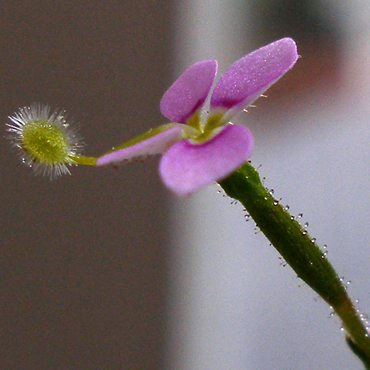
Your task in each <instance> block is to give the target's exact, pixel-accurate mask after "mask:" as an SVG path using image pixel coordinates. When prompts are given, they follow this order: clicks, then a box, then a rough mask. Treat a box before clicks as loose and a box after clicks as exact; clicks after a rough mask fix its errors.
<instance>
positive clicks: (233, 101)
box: [211, 38, 298, 119]
mask: <svg viewBox="0 0 370 370" xmlns="http://www.w3.org/2000/svg"><path fill="white" fill-rule="evenodd" d="M297 59H298V54H297V47H296V44H295V42H294V41H293V40H292V39H290V38H284V39H281V40H278V41H275V42H273V43H271V44H269V45H266V46H264V47H262V48H260V49H257V50H256V51H254V52H252V53H250V54H248V55H246V56H245V57H243V58H241V59H239V60H237V61H236V62H235V63H233V64H232V65H231V66H230V67H229V68H228V69H227V70H226V72H225V73H224V74H223V75H222V76H221V77H220V79H219V80H218V82H217V84H216V86H215V88H214V90H213V93H212V97H211V107H212V108H218V107H221V108H223V109H231V108H233V109H232V110H231V112H230V113H229V112H228V119H230V118H231V116H233V115H234V114H236V113H238V112H239V111H241V110H243V109H245V108H247V107H248V106H249V105H250V104H251V103H252V102H253V101H254V100H256V99H257V98H258V97H259V96H260V95H261V94H262V93H263V92H264V91H266V90H267V89H268V88H269V87H270V86H271V85H272V84H273V83H274V82H276V81H277V80H278V79H279V78H280V77H282V76H283V75H284V73H285V72H287V71H288V70H289V69H290V68H292V67H293V65H294V63H295V62H296V61H297Z"/></svg>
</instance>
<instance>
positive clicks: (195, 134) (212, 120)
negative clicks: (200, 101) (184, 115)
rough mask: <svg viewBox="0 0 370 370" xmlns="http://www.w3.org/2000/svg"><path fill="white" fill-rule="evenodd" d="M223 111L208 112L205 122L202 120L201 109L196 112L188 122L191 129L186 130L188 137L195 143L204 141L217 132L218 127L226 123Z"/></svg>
mask: <svg viewBox="0 0 370 370" xmlns="http://www.w3.org/2000/svg"><path fill="white" fill-rule="evenodd" d="M222 116H223V113H222V112H217V113H212V114H208V115H207V118H206V120H205V122H203V121H202V118H201V115H200V114H199V111H197V112H195V113H194V114H193V115H192V116H191V117H190V118H189V119H188V120H187V122H186V125H187V126H190V127H189V128H191V129H189V130H184V132H185V136H186V138H187V139H190V140H191V141H193V142H195V143H203V142H205V141H208V140H210V139H211V138H212V137H213V136H215V135H216V134H217V132H218V131H219V130H218V129H219V128H220V127H221V126H223V125H224V122H223V121H222Z"/></svg>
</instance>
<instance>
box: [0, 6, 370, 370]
mask: <svg viewBox="0 0 370 370" xmlns="http://www.w3.org/2000/svg"><path fill="white" fill-rule="evenodd" d="M0 9H1V12H0V36H1V43H0V50H1V59H0V92H1V99H0V108H1V109H0V114H1V117H2V121H3V122H4V123H5V122H6V121H7V116H8V115H11V114H12V113H13V112H14V111H16V110H17V109H18V108H19V107H21V106H24V105H28V104H30V103H32V102H34V101H39V102H45V103H48V104H51V105H52V106H53V107H59V108H65V109H67V111H68V112H69V114H70V117H71V118H73V119H74V121H75V122H76V124H79V126H80V131H81V133H82V135H83V137H84V141H85V142H86V144H87V148H86V154H90V155H95V154H99V153H101V152H104V151H105V150H107V149H108V148H109V147H110V146H112V145H115V144H117V143H118V142H121V141H124V140H126V139H129V138H131V137H132V136H133V135H136V134H139V133H141V132H142V131H144V130H147V129H149V128H150V127H152V126H156V125H159V124H161V123H164V122H165V119H164V118H163V117H161V115H160V112H159V108H158V107H159V101H160V98H161V96H162V94H163V92H164V91H165V90H166V88H167V87H168V86H169V85H170V84H171V83H172V81H173V80H174V79H175V78H176V76H178V75H179V74H180V73H181V72H182V70H183V69H184V68H186V67H187V66H188V65H189V64H191V63H193V62H195V61H197V60H200V59H203V58H214V59H217V60H218V61H219V65H220V68H219V69H220V73H221V72H222V71H224V70H225V69H226V68H227V67H228V66H229V65H230V64H231V63H232V62H233V61H234V60H236V59H238V58H240V57H241V56H243V55H245V54H246V53H248V52H249V51H251V50H253V49H254V48H257V47H259V46H262V45H264V44H267V43H269V42H271V41H274V40H276V39H278V38H281V37H284V36H290V37H293V38H294V39H295V40H296V42H297V44H298V51H299V54H300V55H301V56H302V58H301V59H300V60H299V61H298V63H297V66H296V67H295V68H294V69H293V70H292V71H291V72H289V74H288V75H286V76H285V77H284V78H283V79H282V80H281V81H279V83H278V84H277V85H275V86H273V88H271V89H270V90H269V91H268V94H267V95H268V98H267V99H262V98H261V99H259V100H258V101H257V103H256V105H257V108H256V109H255V108H251V109H250V111H249V113H248V114H245V113H244V114H242V115H240V116H238V117H237V118H236V119H235V120H234V122H238V123H245V124H246V125H248V127H249V128H250V129H251V131H252V132H253V134H254V137H255V150H254V153H253V155H252V158H251V160H252V164H254V165H255V166H256V167H259V166H260V165H261V167H260V169H259V171H260V174H261V176H263V177H266V179H265V185H266V186H267V187H268V188H273V189H274V191H275V196H276V197H277V198H280V197H282V198H283V199H282V201H281V202H282V203H284V204H288V205H289V206H290V210H291V212H292V214H293V215H298V214H299V213H303V218H302V223H305V222H308V223H309V226H308V231H309V232H310V234H311V235H312V236H313V237H316V238H317V241H318V242H319V244H321V245H324V244H326V245H328V251H329V254H328V256H329V258H330V260H331V261H332V263H333V264H334V266H335V267H336V268H337V271H338V273H339V274H340V275H341V276H343V278H344V281H345V282H346V283H348V289H349V292H350V294H351V296H352V297H353V299H354V300H357V299H358V300H359V303H358V307H359V309H360V311H361V312H363V313H366V312H370V291H369V288H368V286H369V283H368V282H369V280H370V271H369V270H370V269H369V262H368V261H369V252H368V251H369V242H370V240H369V237H368V234H367V233H366V230H367V229H368V228H369V225H370V222H369V220H370V214H369V212H370V211H369V207H368V203H369V202H368V197H369V194H368V193H369V192H368V184H369V183H370V172H369V171H368V163H369V159H370V149H369V142H370V127H369V116H370V108H369V101H370V94H369V93H370V88H369V83H368V82H369V76H370V73H369V72H370V71H369V66H370V45H369V41H368V40H369V33H370V30H369V26H368V24H370V23H369V20H370V14H369V13H370V6H369V5H368V4H367V3H366V2H363V1H360V0H354V1H352V2H351V3H347V2H344V1H343V2H342V1H334V0H321V1H319V0H317V1H313V0H311V1H303V0H302V1H298V0H297V1H294V0H259V1H255V0H229V1H228V2H227V3H226V2H224V1H221V0H208V1H207V0H186V1H185V0H183V1H181V0H179V1H177V2H176V1H172V2H170V1H161V0H147V1H140V0H139V1H124V2H123V1H118V0H116V1H114V0H107V1H105V2H104V3H103V2H100V1H84V2H77V3H76V2H73V1H68V0H67V1H64V2H47V1H45V0H40V1H23V2H7V1H1V0H0ZM0 140H1V144H0V150H1V156H0V161H1V164H0V166H1V169H2V179H1V187H2V192H1V194H2V195H1V198H0V199H1V206H2V217H1V247H0V254H1V258H0V368H1V369H16V370H18V369H22V370H23V369H27V370H28V369H146V370H149V369H150V370H157V369H158V370H159V369H169V370H174V369H181V370H182V369H183V370H225V369H235V370H238V369H251V370H252V369H266V370H273V369H276V370H278V369H300V370H306V369H307V370H308V369H310V370H312V369H324V368H325V369H353V370H355V369H361V368H362V365H361V363H360V362H359V361H358V360H357V359H356V358H355V357H354V356H353V355H352V354H351V352H350V351H349V350H348V349H347V347H346V344H345V342H344V335H343V333H342V332H341V330H340V322H339V320H338V319H337V318H336V317H335V316H332V315H331V310H330V308H329V307H328V306H327V305H326V304H324V303H323V302H322V301H321V300H320V299H319V298H318V297H317V295H315V293H314V292H312V291H311V290H310V289H309V288H307V287H306V286H305V285H304V284H303V283H302V282H301V281H300V280H299V279H298V278H297V277H296V276H295V274H294V273H293V272H292V271H291V269H290V268H289V267H288V266H287V267H284V264H283V263H282V261H281V259H279V255H278V254H277V253H276V252H275V250H274V249H273V248H272V247H270V246H269V243H268V242H267V241H266V239H265V238H264V236H263V235H262V234H261V233H258V232H256V231H255V228H254V226H255V225H254V224H253V221H249V222H245V219H244V217H243V216H244V213H243V211H242V207H241V206H240V205H234V204H231V200H230V199H228V198H226V197H223V196H222V193H221V194H219V192H218V190H219V188H218V187H217V186H216V185H215V186H211V187H209V188H207V189H205V190H203V191H201V192H199V193H197V194H195V195H192V196H191V197H188V198H185V199H178V198H176V197H174V196H173V195H171V194H170V193H169V192H168V191H167V190H166V189H164V187H163V185H162V184H161V182H160V179H159V177H158V175H157V169H156V167H157V162H158V158H152V159H149V160H148V161H147V162H146V163H144V164H142V163H136V164H132V165H128V166H125V167H124V168H121V169H119V170H114V169H112V168H105V169H95V168H88V167H79V168H73V169H72V172H73V174H72V176H65V177H63V178H60V179H58V180H56V181H52V182H50V181H49V180H48V179H47V178H42V177H35V176H33V175H32V174H31V173H30V171H29V169H28V168H26V167H24V166H22V164H21V163H20V161H19V160H18V158H17V153H14V151H13V150H12V149H11V148H10V144H9V141H8V140H7V139H6V132H5V128H4V129H3V135H1V138H0Z"/></svg>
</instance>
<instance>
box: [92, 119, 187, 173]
mask: <svg viewBox="0 0 370 370" xmlns="http://www.w3.org/2000/svg"><path fill="white" fill-rule="evenodd" d="M181 126H182V125H176V126H173V125H162V126H159V127H156V128H154V129H151V130H149V131H148V132H145V133H144V134H142V135H140V136H137V137H136V138H133V139H132V140H129V141H127V142H126V143H123V144H122V145H119V146H117V147H115V148H113V149H111V150H110V151H109V152H108V153H106V154H103V155H102V156H101V157H99V158H98V159H97V161H96V165H97V166H104V165H107V164H112V163H119V162H124V161H129V160H131V159H135V158H140V157H146V156H148V155H153V154H162V153H164V152H165V151H166V150H167V149H168V148H169V147H170V146H171V145H172V144H173V143H175V142H176V141H179V140H181V139H182V132H183V127H181Z"/></svg>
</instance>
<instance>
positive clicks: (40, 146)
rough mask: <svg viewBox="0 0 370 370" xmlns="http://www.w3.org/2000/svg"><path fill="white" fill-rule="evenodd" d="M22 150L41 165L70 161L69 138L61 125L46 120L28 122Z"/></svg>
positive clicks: (23, 134) (23, 132)
mask: <svg viewBox="0 0 370 370" xmlns="http://www.w3.org/2000/svg"><path fill="white" fill-rule="evenodd" d="M20 141H21V146H22V149H23V150H24V151H25V152H26V153H27V154H28V155H29V156H30V158H31V159H32V160H34V161H37V162H39V163H58V162H65V161H66V160H67V159H68V150H69V146H70V145H69V142H68V138H67V136H66V134H65V132H64V131H63V129H62V128H61V127H59V125H56V124H55V123H52V122H49V121H47V120H46V119H37V120H34V121H31V122H27V123H26V124H25V125H24V127H23V128H22V135H21V140H20Z"/></svg>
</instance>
